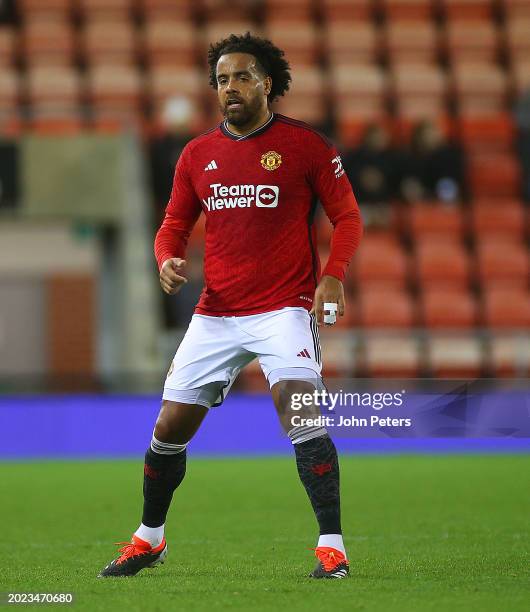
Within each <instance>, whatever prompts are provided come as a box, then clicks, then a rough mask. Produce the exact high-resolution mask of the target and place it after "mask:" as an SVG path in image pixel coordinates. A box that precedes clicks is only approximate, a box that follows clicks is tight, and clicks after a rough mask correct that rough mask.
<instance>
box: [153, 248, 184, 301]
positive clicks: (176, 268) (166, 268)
mask: <svg viewBox="0 0 530 612" xmlns="http://www.w3.org/2000/svg"><path fill="white" fill-rule="evenodd" d="M185 265H186V260H185V259H180V258H179V257H173V258H172V259H166V261H165V262H164V263H163V264H162V267H161V268H160V285H161V286H162V289H163V290H164V291H165V292H166V293H167V294H168V295H175V293H178V292H179V291H180V288H181V287H182V285H184V283H187V282H188V279H187V278H186V277H185V276H182V273H183V271H184V267H185Z"/></svg>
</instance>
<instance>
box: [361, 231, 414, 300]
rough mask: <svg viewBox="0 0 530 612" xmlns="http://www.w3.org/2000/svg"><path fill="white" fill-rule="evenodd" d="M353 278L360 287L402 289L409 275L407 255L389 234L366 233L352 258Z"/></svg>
mask: <svg viewBox="0 0 530 612" xmlns="http://www.w3.org/2000/svg"><path fill="white" fill-rule="evenodd" d="M352 265H353V268H354V270H355V278H356V281H357V284H358V286H359V287H361V288H366V287H373V286H381V287H384V286H389V287H391V288H397V289H404V288H405V286H406V284H407V281H408V276H409V268H410V262H409V257H408V255H407V253H406V252H405V250H404V249H403V248H402V246H401V244H400V243H399V242H398V241H397V240H396V239H395V238H394V236H391V237H389V238H386V237H385V238H381V237H379V236H377V235H375V236H374V235H372V234H367V235H366V236H365V237H364V238H363V240H362V241H361V245H360V247H359V250H358V251H357V253H356V254H355V258H354V260H353V264H352Z"/></svg>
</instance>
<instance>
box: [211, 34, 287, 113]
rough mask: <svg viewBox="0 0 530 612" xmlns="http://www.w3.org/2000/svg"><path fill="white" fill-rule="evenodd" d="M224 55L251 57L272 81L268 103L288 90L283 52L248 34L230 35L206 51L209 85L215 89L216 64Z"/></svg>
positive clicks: (262, 39) (268, 42) (267, 41)
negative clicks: (240, 54) (247, 54)
mask: <svg viewBox="0 0 530 612" xmlns="http://www.w3.org/2000/svg"><path fill="white" fill-rule="evenodd" d="M226 53H249V54H250V55H253V56H254V57H255V58H256V60H257V64H258V68H261V70H262V71H263V73H264V74H265V75H266V76H270V77H271V79H272V87H271V92H270V94H269V95H268V99H269V102H272V101H273V100H275V99H276V98H278V97H279V96H283V95H284V94H285V92H286V91H287V90H288V89H289V82H290V81H291V74H290V72H289V63H288V62H287V60H285V59H284V52H283V51H282V50H281V49H278V47H275V46H274V45H273V44H272V42H271V41H270V40H267V39H265V38H259V37H258V36H252V34H251V33H250V32H247V33H246V34H243V35H241V36H237V35H236V34H230V36H229V37H228V38H224V39H223V40H220V41H219V42H216V43H215V44H213V43H212V44H211V45H210V48H209V49H208V66H209V68H210V85H211V86H212V87H213V88H214V89H217V75H216V67H217V62H218V60H219V58H220V57H221V55H225V54H226Z"/></svg>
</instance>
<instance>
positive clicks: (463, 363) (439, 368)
mask: <svg viewBox="0 0 530 612" xmlns="http://www.w3.org/2000/svg"><path fill="white" fill-rule="evenodd" d="M427 364H428V368H429V370H430V372H431V374H432V375H434V376H436V377H439V378H456V379H458V378H472V377H473V378H474V377H478V376H480V375H481V374H482V372H483V369H484V365H485V351H484V347H483V344H482V342H481V341H480V339H479V338H477V337H476V336H474V335H471V334H466V333H464V332H459V333H458V334H448V333H447V332H443V333H442V332H436V333H435V332H431V333H430V334H429V336H428V338H427Z"/></svg>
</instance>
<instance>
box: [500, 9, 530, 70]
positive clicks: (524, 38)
mask: <svg viewBox="0 0 530 612" xmlns="http://www.w3.org/2000/svg"><path fill="white" fill-rule="evenodd" d="M529 6H530V4H529ZM505 40H506V47H507V49H508V51H509V56H510V59H511V61H512V62H513V61H517V60H520V59H521V60H522V59H524V58H528V57H529V55H530V15H529V16H528V18H527V19H514V20H509V21H508V22H507V23H506V26H505Z"/></svg>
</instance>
